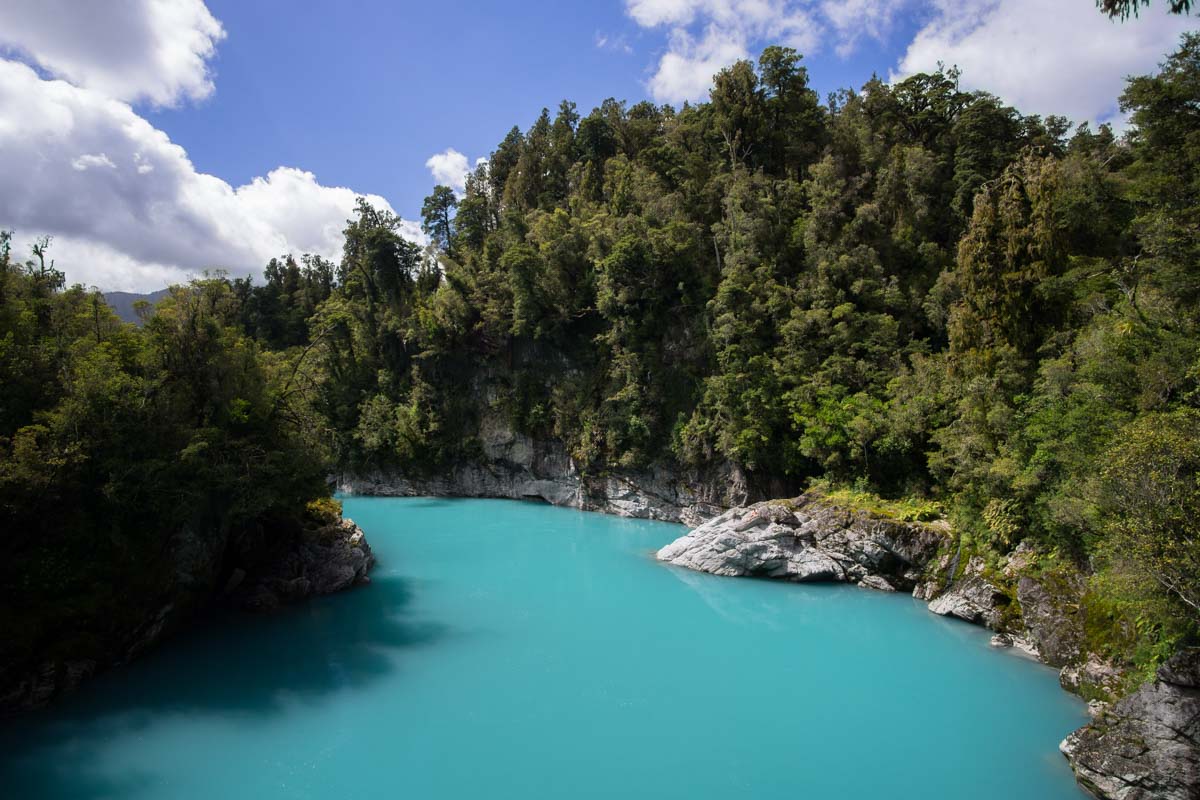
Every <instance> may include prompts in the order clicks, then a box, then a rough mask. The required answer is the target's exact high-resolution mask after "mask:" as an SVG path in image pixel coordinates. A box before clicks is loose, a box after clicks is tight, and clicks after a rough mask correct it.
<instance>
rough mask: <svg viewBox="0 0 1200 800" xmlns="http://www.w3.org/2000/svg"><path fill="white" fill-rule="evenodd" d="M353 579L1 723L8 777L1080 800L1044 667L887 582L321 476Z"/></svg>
mask: <svg viewBox="0 0 1200 800" xmlns="http://www.w3.org/2000/svg"><path fill="white" fill-rule="evenodd" d="M345 506H346V513H347V515H349V516H351V517H353V518H354V519H355V520H356V521H357V522H358V523H359V524H360V525H361V526H362V527H363V529H364V530H366V532H367V536H368V538H369V540H370V541H371V543H372V546H373V547H374V549H375V553H376V555H377V557H378V560H379V563H378V565H377V567H376V568H375V571H374V572H373V575H372V583H371V584H370V586H367V587H363V588H360V589H356V590H354V591H350V592H347V593H344V594H342V595H338V596H334V597H328V598H322V599H319V600H316V601H313V602H311V603H309V604H306V605H304V606H302V607H300V608H294V609H291V610H288V611H285V612H282V613H278V614H274V615H269V616H260V617H254V616H247V617H237V618H234V619H228V618H226V619H224V620H221V621H219V622H210V623H206V624H204V625H202V626H200V628H199V629H198V630H196V631H194V632H192V633H190V634H188V635H185V636H182V637H179V638H177V639H175V640H173V641H171V642H169V643H167V644H166V645H164V646H163V647H161V648H159V649H158V650H156V651H155V652H153V653H151V654H149V655H148V656H146V657H145V658H143V659H141V660H140V661H138V662H136V663H135V664H133V665H131V666H129V667H126V668H122V669H118V670H115V671H112V672H110V673H108V674H106V675H104V676H102V677H100V678H97V679H96V680H94V681H92V682H91V683H89V684H88V685H87V686H86V687H85V688H84V689H83V690H81V691H80V692H78V693H77V694H75V695H74V696H72V697H70V698H67V699H66V700H65V701H64V702H62V703H61V704H59V705H58V706H56V707H55V708H53V709H52V710H50V711H48V712H44V713H40V714H35V715H33V716H26V717H21V718H18V719H17V720H15V721H12V720H10V721H9V722H7V723H6V724H5V725H4V726H3V728H0V795H2V796H3V797H5V798H10V799H11V800H25V799H26V798H29V799H30V800H57V798H72V799H73V800H89V799H91V798H134V799H137V798H169V799H170V800H177V799H178V800H193V799H195V800H240V799H241V798H253V799H254V800H273V799H274V798H323V799H324V798H329V799H331V800H335V799H336V800H341V799H342V798H413V799H414V800H415V799H418V798H421V799H423V798H453V799H457V798H471V799H472V800H477V799H478V798H521V799H522V800H536V799H538V798H655V799H656V800H657V799H659V798H663V799H665V798H688V800H705V798H751V799H758V798H761V799H762V800H766V799H767V798H790V799H792V800H799V799H803V798H811V799H817V798H837V799H838V800H860V799H862V798H887V799H889V800H907V799H908V798H914V799H915V798H921V800H928V799H929V798H964V799H969V800H1000V799H1001V798H1003V799H1004V800H1010V799H1012V798H1020V800H1068V799H1069V800H1080V798H1082V797H1083V796H1084V795H1083V794H1082V792H1080V790H1079V789H1077V788H1076V786H1075V783H1074V780H1073V779H1072V777H1071V772H1070V769H1069V768H1068V767H1067V764H1066V762H1065V760H1064V759H1063V757H1062V756H1061V755H1059V753H1058V749H1057V746H1058V742H1059V741H1060V740H1061V739H1062V738H1063V736H1064V735H1066V734H1067V733H1068V732H1069V731H1071V730H1072V729H1074V728H1076V727H1078V726H1079V725H1081V724H1083V723H1084V722H1085V721H1086V715H1085V713H1084V709H1083V705H1082V704H1081V703H1080V702H1079V701H1078V700H1077V699H1076V698H1073V697H1071V696H1070V695H1068V694H1067V693H1065V692H1063V691H1062V690H1061V689H1059V687H1058V683H1057V680H1056V675H1055V673H1054V671H1052V670H1050V669H1048V668H1046V667H1043V666H1041V665H1038V664H1035V663H1033V662H1031V661H1028V660H1026V659H1023V658H1021V657H1018V656H1015V655H1012V654H1009V653H1003V652H996V651H994V650H992V649H991V648H990V647H989V645H988V636H987V634H986V632H984V631H983V630H982V629H979V628H975V627H972V626H970V625H966V624H963V623H959V622H955V621H952V620H946V619H942V618H939V617H936V616H934V615H933V614H930V613H929V612H928V611H926V610H925V608H924V605H923V604H921V603H918V602H916V601H914V600H913V599H912V598H910V597H905V596H897V595H886V594H881V593H877V592H873V591H869V590H864V589H856V588H852V587H847V586H815V585H814V586H799V585H792V584H779V583H769V582H765V581H754V580H738V579H730V578H716V577H712V576H709V575H701V574H697V573H692V572H687V571H684V570H680V569H677V568H673V567H667V566H664V565H662V564H659V563H657V562H656V561H655V560H654V558H653V551H654V550H655V549H657V548H658V547H661V546H662V545H664V544H666V543H667V542H669V541H671V540H672V539H674V538H675V537H676V536H679V535H680V534H682V533H683V532H684V529H683V528H682V527H681V526H678V525H669V524H665V523H655V522H646V521H640V520H625V519H618V518H615V517H608V516H603V515H600V514H589V513H583V512H577V511H571V510H565V509H559V508H553V507H550V506H545V505H536V504H532V503H522V502H515V501H505V500H430V499H382V498H371V499H367V498H348V499H347V500H346V502H345Z"/></svg>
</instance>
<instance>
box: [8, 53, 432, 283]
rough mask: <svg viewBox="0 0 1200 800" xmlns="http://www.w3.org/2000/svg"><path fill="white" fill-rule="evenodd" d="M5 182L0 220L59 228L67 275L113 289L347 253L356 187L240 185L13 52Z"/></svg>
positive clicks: (284, 172) (118, 106)
mask: <svg viewBox="0 0 1200 800" xmlns="http://www.w3.org/2000/svg"><path fill="white" fill-rule="evenodd" d="M0 186H5V187H8V188H7V189H6V190H5V191H4V192H0V227H5V228H16V229H17V230H18V232H19V233H22V234H24V235H25V236H31V235H33V234H41V233H45V234H51V235H53V236H55V238H56V242H55V246H54V248H53V251H54V254H55V257H56V258H57V260H58V264H59V266H60V268H64V269H65V271H66V273H67V279H68V280H69V281H72V282H80V283H84V284H94V285H99V286H101V287H102V288H106V289H150V288H159V287H161V286H162V285H164V284H166V283H167V282H169V281H171V280H178V279H179V277H180V276H181V275H183V274H186V273H198V272H200V271H202V270H205V269H208V268H223V269H227V270H229V271H230V272H231V273H233V274H239V275H244V274H251V273H255V274H256V273H257V272H258V271H259V270H261V269H262V266H263V264H264V263H266V261H267V260H268V259H270V258H271V257H272V256H276V255H280V254H283V253H288V252H293V253H300V252H313V253H318V254H320V255H322V256H325V257H327V258H337V257H338V256H339V255H340V251H341V246H342V235H341V231H342V228H343V227H344V224H345V220H346V219H347V218H348V217H349V216H350V215H351V214H352V212H353V209H354V201H355V197H356V194H357V193H356V192H354V191H352V190H350V189H347V188H342V187H329V186H322V185H321V184H319V183H318V182H317V180H316V177H315V176H314V175H313V174H312V173H311V172H305V171H303V170H299V169H294V168H291V167H279V168H277V169H275V170H272V171H271V172H270V173H269V174H267V175H266V176H265V177H262V178H256V179H254V180H253V181H251V182H250V183H248V184H246V185H244V186H240V187H237V188H234V187H233V186H230V185H229V184H228V183H226V182H225V181H223V180H221V179H220V178H218V177H216V176H213V175H208V174H205V173H202V172H198V171H197V170H196V169H195V167H194V166H193V165H192V163H191V161H190V160H189V159H188V157H187V153H186V152H185V151H184V150H183V148H181V147H180V146H179V145H177V144H174V143H173V142H171V140H170V139H169V138H168V136H167V135H166V134H165V133H163V132H162V131H160V130H158V129H156V128H154V126H152V125H151V124H150V123H149V122H147V121H146V120H144V119H142V118H141V117H139V116H138V115H137V114H136V113H135V112H134V111H133V109H132V108H130V106H129V105H128V104H126V103H123V102H121V101H118V100H113V99H111V98H108V97H105V96H103V95H102V94H100V93H98V92H96V91H92V90H89V89H85V88H80V87H77V86H73V85H71V84H69V83H67V82H65V81H60V80H43V79H41V78H40V77H39V76H38V75H37V74H36V73H35V72H34V71H33V70H32V69H30V68H29V67H27V66H25V65H24V64H18V63H15V62H11V61H3V60H0ZM368 200H370V202H371V203H373V204H374V205H376V206H377V207H380V208H385V209H388V210H391V208H390V206H389V205H388V203H387V201H386V200H384V199H383V198H382V197H378V196H373V195H369V196H368ZM405 232H406V233H407V234H408V235H410V237H412V238H415V239H418V240H420V239H421V238H422V237H421V236H420V233H419V231H418V230H417V229H416V226H415V225H412V224H411V223H410V224H408V226H407V228H406V230H405Z"/></svg>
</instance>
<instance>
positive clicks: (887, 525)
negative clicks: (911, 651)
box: [658, 495, 942, 591]
mask: <svg viewBox="0 0 1200 800" xmlns="http://www.w3.org/2000/svg"><path fill="white" fill-rule="evenodd" d="M941 539H942V534H941V532H939V531H938V529H936V528H935V527H934V526H930V525H925V524H921V523H905V522H896V521H893V520H887V519H877V518H873V517H870V516H868V515H866V514H863V513H857V512H852V511H848V510H846V509H843V508H839V507H837V506H834V505H832V504H830V503H828V502H827V501H825V500H823V499H821V498H820V497H819V496H818V495H805V496H802V497H798V498H796V499H795V500H790V501H786V502H778V501H771V502H761V503H756V504H754V505H751V506H748V507H747V506H738V507H735V508H731V509H730V510H728V511H726V512H725V513H724V514H721V515H720V516H719V517H716V518H715V519H712V520H710V521H709V522H707V523H705V524H703V525H701V526H700V527H698V528H696V529H695V530H693V531H692V532H690V533H688V534H687V535H686V536H683V537H681V538H679V539H677V540H676V541H674V542H672V543H671V544H669V545H667V546H666V547H664V548H662V549H661V550H659V551H658V559H659V560H660V561H665V562H667V563H669V564H674V565H676V566H680V567H687V568H688V569H694V570H697V571H700V572H709V573H712V574H714V575H728V576H759V577H766V578H776V579H780V580H789V581H796V582H807V581H844V582H848V583H855V584H859V585H862V586H866V587H870V588H876V589H883V590H885V591H894V590H896V589H905V590H910V589H912V587H913V586H914V585H915V584H916V580H917V578H918V577H919V576H920V574H921V570H922V568H923V567H924V565H925V563H926V562H927V561H928V560H929V559H930V558H932V557H933V555H934V554H935V553H936V552H937V548H938V545H939V543H940V542H941Z"/></svg>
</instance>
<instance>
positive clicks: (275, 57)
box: [147, 0, 916, 218]
mask: <svg viewBox="0 0 1200 800" xmlns="http://www.w3.org/2000/svg"><path fill="white" fill-rule="evenodd" d="M208 7H209V8H210V9H211V11H212V12H213V14H214V15H215V16H216V17H217V18H218V19H219V20H220V21H221V23H222V25H223V26H224V28H225V31H226V33H227V34H228V36H227V38H226V39H225V41H223V42H222V43H221V45H220V47H219V49H218V51H217V55H216V58H215V59H213V61H212V65H213V71H214V72H215V73H216V75H215V82H216V84H217V87H218V88H217V91H216V92H215V93H214V94H213V96H212V97H210V98H209V99H207V100H206V101H204V102H202V103H199V104H196V105H188V106H184V107H181V108H179V109H174V110H162V111H157V112H152V113H150V114H148V115H147V118H148V119H150V120H151V121H152V122H153V123H154V124H155V125H156V126H158V127H160V128H162V129H163V130H165V131H167V132H168V133H169V134H170V135H171V138H172V139H173V140H174V141H176V142H178V143H179V144H181V145H183V146H184V148H185V149H186V150H187V151H188V153H189V154H190V155H191V158H192V161H193V162H194V163H195V164H196V167H197V168H198V169H200V170H203V171H205V172H212V173H214V174H217V175H220V176H221V177H223V178H225V179H226V180H228V181H230V182H232V183H234V184H241V183H245V182H247V181H249V180H250V179H252V178H253V177H254V176H256V175H262V174H265V173H266V172H267V171H269V170H270V169H272V168H273V167H275V166H277V165H279V164H281V163H282V164H296V165H300V166H302V167H303V168H304V169H308V170H312V171H313V172H315V173H316V174H317V175H318V176H319V178H320V179H321V181H322V182H323V183H333V184H336V185H340V186H353V187H355V188H357V189H359V190H361V191H366V192H373V193H376V194H380V195H383V196H385V197H387V198H388V199H389V200H390V201H391V202H392V205H393V207H394V208H395V209H396V211H397V212H399V213H400V214H402V215H404V216H408V217H412V218H416V216H417V215H418V214H419V212H420V208H421V201H422V199H423V198H424V197H425V195H427V194H428V193H429V191H430V189H431V188H432V186H433V178H432V177H431V176H430V173H429V170H428V169H427V168H426V167H425V161H426V159H427V158H428V157H429V156H430V155H432V154H434V153H436V152H440V151H443V150H445V149H446V148H448V147H453V148H455V149H456V150H458V151H459V152H462V153H464V154H466V155H468V156H469V157H470V158H471V159H472V160H474V158H476V157H478V156H482V155H487V154H488V153H489V152H491V150H492V148H494V147H495V146H496V144H498V143H499V141H500V139H501V138H502V137H503V136H504V134H505V133H506V132H507V131H508V129H509V128H511V127H512V126H513V125H520V126H521V128H522V129H524V128H527V127H528V126H529V125H530V124H531V123H532V122H533V121H534V119H536V117H537V115H538V113H540V111H541V109H542V108H543V107H548V108H550V110H551V112H553V111H554V110H555V107H556V106H557V104H558V102H559V101H560V100H562V99H569V100H573V101H574V102H575V103H577V104H578V106H579V108H580V109H581V110H582V111H583V113H586V112H587V110H589V109H591V108H592V107H594V106H596V105H599V103H600V102H601V101H602V100H604V99H605V98H607V97H616V98H618V99H627V100H629V101H630V102H637V101H639V100H644V99H648V92H647V89H646V86H645V83H646V81H647V80H648V79H649V78H650V77H651V76H652V75H653V72H654V67H655V64H656V61H657V58H658V57H659V56H660V55H661V53H662V51H663V50H664V47H665V42H664V41H663V36H662V34H661V33H660V32H658V31H655V30H645V29H642V28H640V27H639V26H638V25H637V24H636V23H635V22H633V21H632V20H631V19H630V18H629V17H628V16H627V15H626V14H625V12H624V7H623V5H622V4H621V3H619V2H610V3H605V2H578V3H569V4H564V3H556V2H547V1H546V0H539V1H538V2H530V3H523V4H515V3H512V2H495V1H494V0H487V1H486V2H458V1H455V0H452V1H450V2H439V3H428V2H421V3H394V2H382V1H381V0H361V1H360V2H343V3H316V2H301V3H296V2H288V1H287V0H255V1H254V2H245V0H210V2H209V3H208ZM297 9H300V11H299V13H297ZM915 21H916V18H915V17H909V18H906V19H904V20H902V21H901V24H900V25H898V26H897V27H898V30H896V31H895V33H894V35H892V36H890V37H889V38H888V40H887V41H885V42H883V43H880V42H875V43H873V46H871V47H864V48H859V49H858V50H857V51H856V52H854V53H853V54H851V55H849V56H848V57H845V58H843V57H840V56H838V55H837V54H835V53H834V52H832V51H831V50H828V49H826V50H825V51H824V52H820V51H818V52H817V53H816V54H815V55H813V56H810V57H808V58H806V62H807V64H808V66H809V69H810V74H811V78H812V81H813V84H814V86H815V87H816V88H817V89H819V90H820V91H821V93H822V95H824V94H825V92H827V91H831V90H834V89H836V88H839V87H843V86H859V85H861V84H862V83H863V81H865V80H866V79H867V78H869V77H870V75H871V73H872V72H873V71H878V72H880V73H882V74H884V75H886V74H887V73H888V71H889V69H891V68H892V67H893V66H894V65H895V64H896V62H897V61H898V59H899V57H900V56H901V55H902V54H903V52H904V46H905V45H906V44H907V42H908V41H910V40H911V38H912V34H913V32H914V31H915V30H916V25H915ZM605 40H607V41H605ZM601 41H605V46H603V47H602V46H598V43H599V42H601ZM626 46H627V47H628V48H629V51H628V52H627V51H626V50H625V47H626Z"/></svg>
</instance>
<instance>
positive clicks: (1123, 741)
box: [1059, 648, 1200, 800]
mask: <svg viewBox="0 0 1200 800" xmlns="http://www.w3.org/2000/svg"><path fill="white" fill-rule="evenodd" d="M1059 749H1061V750H1062V752H1063V754H1064V755H1065V756H1066V757H1067V759H1068V760H1069V761H1070V762H1071V767H1072V768H1073V769H1074V770H1075V776H1076V777H1077V778H1078V779H1079V782H1080V783H1081V784H1083V785H1084V786H1085V787H1087V789H1088V790H1089V791H1091V792H1092V793H1093V794H1094V795H1096V796H1097V797H1101V798H1106V800H1194V799H1195V798H1197V797H1200V648H1188V649H1185V650H1182V651H1180V652H1179V653H1177V654H1176V655H1175V656H1174V657H1172V658H1171V659H1170V660H1169V661H1167V663H1165V664H1163V665H1162V667H1160V668H1159V670H1158V674H1157V677H1156V680H1154V681H1152V682H1150V683H1147V684H1146V685H1144V686H1143V687H1142V688H1141V689H1139V690H1138V691H1137V692H1135V693H1133V694H1131V695H1129V696H1128V697H1126V698H1124V699H1123V700H1120V701H1119V702H1117V703H1116V705H1114V706H1113V707H1112V708H1111V709H1109V710H1108V711H1107V712H1105V713H1103V714H1101V715H1100V717H1099V718H1098V719H1096V720H1095V721H1094V722H1092V723H1091V724H1089V725H1086V726H1084V727H1083V728H1080V729H1079V730H1077V731H1075V732H1074V733H1072V734H1071V735H1070V736H1068V737H1067V738H1066V739H1065V740H1063V743H1062V744H1061V745H1060V746H1059Z"/></svg>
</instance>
